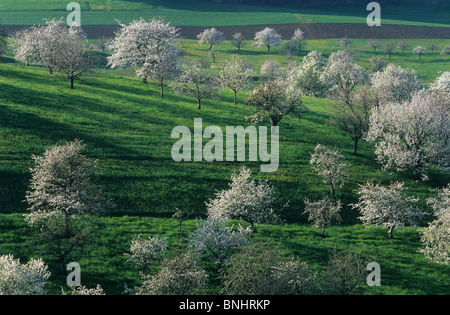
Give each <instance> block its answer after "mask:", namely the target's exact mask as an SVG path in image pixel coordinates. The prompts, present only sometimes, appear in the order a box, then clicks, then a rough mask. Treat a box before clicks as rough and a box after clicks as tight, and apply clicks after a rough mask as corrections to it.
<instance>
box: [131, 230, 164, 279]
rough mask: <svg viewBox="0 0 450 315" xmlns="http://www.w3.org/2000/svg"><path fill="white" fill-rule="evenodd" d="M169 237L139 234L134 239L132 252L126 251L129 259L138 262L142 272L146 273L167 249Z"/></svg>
mask: <svg viewBox="0 0 450 315" xmlns="http://www.w3.org/2000/svg"><path fill="white" fill-rule="evenodd" d="M167 247H168V243H167V238H158V237H157V236H154V237H148V238H147V239H144V238H142V236H141V235H138V236H137V237H136V238H135V239H133V240H132V242H131V246H130V254H128V253H125V256H127V257H128V259H127V260H128V261H130V262H132V263H134V264H136V265H137V266H138V268H139V270H140V272H141V274H145V271H146V269H147V267H148V265H149V264H150V263H151V262H152V261H153V260H155V259H156V258H159V257H161V256H162V255H163V254H164V253H165V252H166V250H167Z"/></svg>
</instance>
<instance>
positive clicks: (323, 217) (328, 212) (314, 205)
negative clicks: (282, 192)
mask: <svg viewBox="0 0 450 315" xmlns="http://www.w3.org/2000/svg"><path fill="white" fill-rule="evenodd" d="M341 209H342V206H341V202H340V200H337V201H333V200H332V199H331V198H330V197H328V196H326V197H325V198H323V199H321V200H319V201H315V202H314V201H309V200H308V199H306V200H305V211H304V212H303V213H304V214H308V215H309V216H308V220H309V221H311V222H312V224H313V226H314V227H316V228H319V229H322V237H324V236H325V230H326V229H327V228H328V227H329V226H330V225H331V224H333V223H339V222H340V221H341V216H340V211H341Z"/></svg>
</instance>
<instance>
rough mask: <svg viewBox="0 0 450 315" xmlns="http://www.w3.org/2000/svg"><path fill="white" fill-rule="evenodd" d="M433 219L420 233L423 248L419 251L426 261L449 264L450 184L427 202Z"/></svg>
mask: <svg viewBox="0 0 450 315" xmlns="http://www.w3.org/2000/svg"><path fill="white" fill-rule="evenodd" d="M427 202H428V204H429V205H430V206H431V208H432V209H433V212H434V216H435V219H434V220H433V221H432V222H430V224H429V225H428V227H427V228H425V229H423V230H422V231H421V233H422V236H421V241H422V243H423V244H424V246H425V247H424V248H423V249H421V250H420V252H421V253H423V254H424V255H425V257H426V258H427V259H429V260H430V261H432V262H435V263H438V264H445V265H448V264H449V263H450V184H449V185H447V186H446V187H443V188H442V189H440V190H439V191H438V195H437V197H432V198H429V199H428V200H427Z"/></svg>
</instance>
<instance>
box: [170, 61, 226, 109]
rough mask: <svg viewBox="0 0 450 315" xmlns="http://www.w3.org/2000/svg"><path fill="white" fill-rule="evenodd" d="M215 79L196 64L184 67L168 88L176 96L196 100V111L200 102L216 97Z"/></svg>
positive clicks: (199, 106) (199, 107)
mask: <svg viewBox="0 0 450 315" xmlns="http://www.w3.org/2000/svg"><path fill="white" fill-rule="evenodd" d="M215 81H216V79H215V77H213V76H212V75H211V74H209V73H208V71H206V70H205V69H202V67H200V65H198V64H196V63H191V64H186V65H184V70H183V71H182V74H181V75H180V76H179V77H178V78H177V80H176V82H173V83H172V84H171V85H170V86H171V88H172V89H173V91H174V93H175V94H177V95H184V96H192V97H195V99H196V100H197V109H201V108H202V100H204V99H214V98H215V97H216V94H217V91H216V85H215Z"/></svg>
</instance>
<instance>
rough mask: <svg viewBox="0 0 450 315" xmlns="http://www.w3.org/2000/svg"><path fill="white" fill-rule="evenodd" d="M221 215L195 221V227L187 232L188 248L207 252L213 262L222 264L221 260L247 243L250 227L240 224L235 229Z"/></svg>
mask: <svg viewBox="0 0 450 315" xmlns="http://www.w3.org/2000/svg"><path fill="white" fill-rule="evenodd" d="M228 223H229V221H228V219H227V218H226V217H223V216H209V217H208V218H207V219H206V220H202V219H200V220H199V221H198V222H197V229H196V230H195V231H193V232H191V233H190V234H189V238H188V248H191V249H193V250H195V251H196V252H199V253H209V254H211V255H212V256H213V257H214V260H215V262H216V263H217V264H218V265H219V268H220V267H221V266H222V264H223V262H224V261H225V260H226V259H227V258H228V257H230V256H231V255H232V254H233V253H235V252H237V251H238V250H239V249H240V248H241V247H242V246H245V245H247V244H248V236H249V235H250V234H251V232H252V231H251V230H250V228H246V229H244V228H243V227H242V226H241V225H239V226H238V228H237V229H235V228H234V226H233V225H229V224H228Z"/></svg>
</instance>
